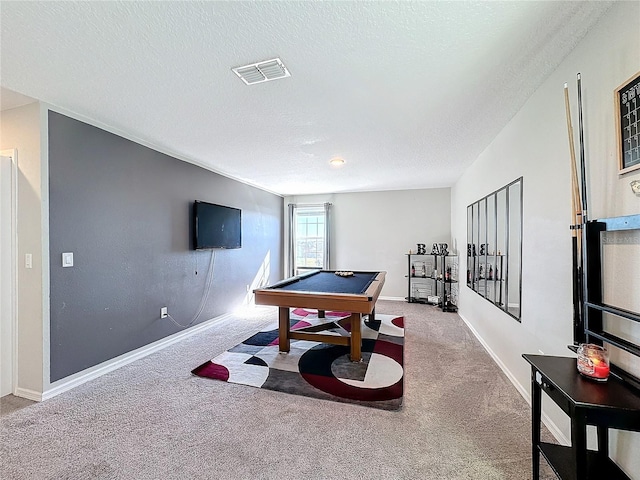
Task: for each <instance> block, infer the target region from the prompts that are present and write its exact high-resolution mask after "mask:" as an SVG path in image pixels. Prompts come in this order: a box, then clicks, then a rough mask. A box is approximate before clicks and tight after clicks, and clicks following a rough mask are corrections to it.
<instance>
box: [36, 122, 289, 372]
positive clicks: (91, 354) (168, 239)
mask: <svg viewBox="0 0 640 480" xmlns="http://www.w3.org/2000/svg"><path fill="white" fill-rule="evenodd" d="M48 120H49V127H48V132H49V208H50V211H49V228H50V232H49V238H50V244H49V245H50V259H51V260H50V281H51V297H50V303H51V329H50V330H51V372H50V373H51V382H54V381H56V380H60V379H62V378H64V377H67V376H69V375H71V374H74V373H77V372H80V371H82V370H84V369H86V368H89V367H92V366H95V365H97V364H100V363H102V362H104V361H107V360H110V359H113V358H115V357H117V356H119V355H122V354H124V353H127V352H130V351H132V350H135V349H137V348H140V347H143V346H145V345H148V344H150V343H152V342H155V341H157V340H160V339H162V338H164V337H167V336H169V335H172V334H174V333H176V332H178V331H180V330H182V329H181V328H179V327H177V326H175V325H174V324H173V323H172V322H171V321H170V320H169V319H168V318H165V319H160V308H161V307H164V306H166V307H168V310H169V314H170V315H171V316H172V317H173V318H174V319H175V320H176V321H178V322H179V323H181V324H183V325H184V324H187V323H189V322H190V321H191V320H192V319H193V318H194V316H195V315H196V313H197V312H198V310H199V307H200V306H201V304H203V308H202V313H201V315H200V316H199V317H198V319H197V320H196V321H195V322H194V323H193V325H196V324H198V323H201V322H203V321H206V320H208V319H211V318H214V317H216V316H219V315H222V314H224V313H227V312H230V311H232V310H233V309H235V308H236V307H238V306H240V305H241V304H242V302H243V300H244V299H245V296H246V295H247V285H252V284H253V283H254V280H255V279H256V276H257V275H260V273H261V271H262V269H263V267H264V264H265V262H266V263H268V266H267V268H268V272H269V280H270V281H273V280H277V279H280V278H282V277H283V271H282V254H283V253H282V252H283V240H282V238H283V237H282V233H283V211H284V209H283V199H282V198H281V197H279V196H277V195H274V194H271V193H268V192H265V191H263V190H260V189H257V188H254V187H251V186H249V185H246V184H244V183H241V182H238V181H235V180H232V179H230V178H227V177H224V176H222V175H219V174H216V173H213V172H211V171H209V170H205V169H203V168H200V167H198V166H195V165H192V164H189V163H187V162H184V161H181V160H178V159H176V158H173V157H171V156H169V155H165V154H163V153H160V152H157V151H155V150H152V149H150V148H148V147H145V146H142V145H139V144H137V143H135V142H132V141H130V140H127V139H125V138H122V137H120V136H118V135H115V134H112V133H109V132H106V131H104V130H102V129H100V128H97V127H94V126H92V125H88V124H86V123H83V122H80V121H78V120H75V119H72V118H70V117H67V116H65V115H62V114H60V113H57V112H54V111H49V115H48ZM256 160H258V159H256ZM194 200H203V201H207V202H211V203H217V204H221V205H227V206H231V207H235V208H240V209H241V210H242V248H240V249H235V250H221V249H216V250H203V251H195V250H193V225H192V222H193V213H192V206H193V202H194ZM63 252H72V253H73V259H74V266H73V267H64V268H63V267H62V253H63ZM212 263H213V264H212ZM210 269H212V270H210ZM208 278H210V279H211V281H210V282H208ZM203 300H204V303H203ZM211 353H212V356H213V354H214V353H216V352H211ZM204 360H206V359H203V361H204ZM196 366H197V365H185V370H190V369H191V368H194V367H196Z"/></svg>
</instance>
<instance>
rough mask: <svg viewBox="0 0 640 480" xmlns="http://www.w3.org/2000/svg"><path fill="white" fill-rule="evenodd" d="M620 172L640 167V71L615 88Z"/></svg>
mask: <svg viewBox="0 0 640 480" xmlns="http://www.w3.org/2000/svg"><path fill="white" fill-rule="evenodd" d="M614 100H615V110H616V143H617V144H618V168H619V173H620V174H623V173H628V172H631V171H633V170H636V169H639V168H640V72H638V73H636V74H635V75H634V76H633V77H631V78H630V79H629V80H627V81H626V82H625V83H624V84H622V85H621V86H620V87H618V88H616V90H615V99H614Z"/></svg>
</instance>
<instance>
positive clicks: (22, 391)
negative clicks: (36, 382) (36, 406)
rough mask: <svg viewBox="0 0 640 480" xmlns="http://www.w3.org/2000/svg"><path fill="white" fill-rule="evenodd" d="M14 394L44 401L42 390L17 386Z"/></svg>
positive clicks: (35, 400)
mask: <svg viewBox="0 0 640 480" xmlns="http://www.w3.org/2000/svg"><path fill="white" fill-rule="evenodd" d="M13 394H14V395H15V396H16V397H21V398H26V399H27V400H33V401H34V402H41V401H42V394H41V393H40V392H36V391H35V390H29V389H28V388H20V387H18V388H16V390H15V392H13Z"/></svg>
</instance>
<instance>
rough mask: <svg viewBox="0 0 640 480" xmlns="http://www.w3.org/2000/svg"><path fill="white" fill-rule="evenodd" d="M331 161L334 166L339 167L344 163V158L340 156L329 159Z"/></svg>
mask: <svg viewBox="0 0 640 480" xmlns="http://www.w3.org/2000/svg"><path fill="white" fill-rule="evenodd" d="M329 163H330V164H331V165H333V166H334V167H339V166H341V165H344V159H342V158H340V157H334V158H332V159H331V160H329Z"/></svg>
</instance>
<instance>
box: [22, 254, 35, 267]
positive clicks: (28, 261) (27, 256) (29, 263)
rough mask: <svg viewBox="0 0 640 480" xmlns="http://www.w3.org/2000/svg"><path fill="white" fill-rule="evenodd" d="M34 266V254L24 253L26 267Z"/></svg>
mask: <svg viewBox="0 0 640 480" xmlns="http://www.w3.org/2000/svg"><path fill="white" fill-rule="evenodd" d="M32 267H33V256H32V255H31V254H30V253H25V254H24V268H32Z"/></svg>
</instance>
